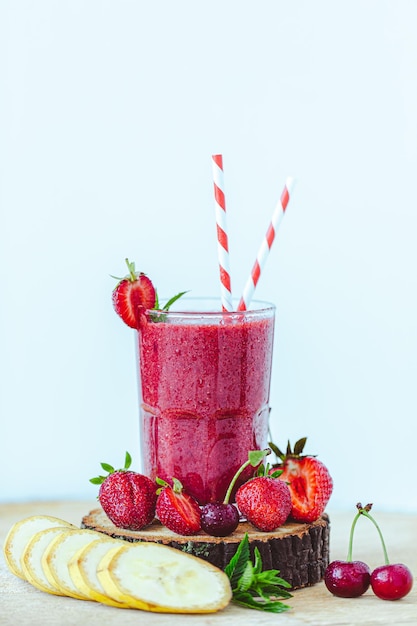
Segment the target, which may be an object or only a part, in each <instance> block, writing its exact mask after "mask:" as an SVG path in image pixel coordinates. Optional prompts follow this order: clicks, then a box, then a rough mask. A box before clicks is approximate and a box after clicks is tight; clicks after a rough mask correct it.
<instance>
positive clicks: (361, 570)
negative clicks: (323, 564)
mask: <svg viewBox="0 0 417 626" xmlns="http://www.w3.org/2000/svg"><path fill="white" fill-rule="evenodd" d="M370 580H371V572H370V569H369V567H368V566H367V564H366V563H363V562H362V561H332V563H330V564H329V565H328V566H327V568H326V571H325V573H324V583H325V585H326V587H327V589H328V590H329V591H330V593H332V594H333V595H334V596H338V597H339V598H357V597H358V596H361V595H362V594H363V593H365V591H366V590H367V589H368V587H369V584H370Z"/></svg>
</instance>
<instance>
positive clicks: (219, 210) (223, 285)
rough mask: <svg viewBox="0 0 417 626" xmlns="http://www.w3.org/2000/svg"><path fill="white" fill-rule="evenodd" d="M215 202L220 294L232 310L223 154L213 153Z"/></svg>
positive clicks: (225, 304) (228, 308) (225, 305)
mask: <svg viewBox="0 0 417 626" xmlns="http://www.w3.org/2000/svg"><path fill="white" fill-rule="evenodd" d="M212 165H213V180H214V204H215V209H216V226H217V256H218V259H219V269H220V295H221V303H222V309H223V311H232V310H233V304H232V288H231V281H230V262H229V241H228V237H227V225H226V200H225V195H224V177H223V156H222V155H221V154H213V155H212Z"/></svg>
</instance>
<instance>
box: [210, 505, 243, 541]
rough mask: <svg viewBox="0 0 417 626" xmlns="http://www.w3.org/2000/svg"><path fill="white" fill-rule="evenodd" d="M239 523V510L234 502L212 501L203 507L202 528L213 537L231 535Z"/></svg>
mask: <svg viewBox="0 0 417 626" xmlns="http://www.w3.org/2000/svg"><path fill="white" fill-rule="evenodd" d="M238 524H239V512H238V510H237V508H236V507H235V506H234V505H233V504H224V503H220V502H219V503H218V502H211V503H209V504H205V505H204V506H203V507H202V509H201V528H202V529H203V530H205V531H206V533H207V534H208V535H212V536H213V537H226V536H227V535H231V534H232V532H233V531H234V530H236V528H237V527H238Z"/></svg>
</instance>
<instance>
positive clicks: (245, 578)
mask: <svg viewBox="0 0 417 626" xmlns="http://www.w3.org/2000/svg"><path fill="white" fill-rule="evenodd" d="M252 583H253V565H252V563H251V561H247V563H246V567H245V569H244V570H243V574H242V576H241V577H240V578H239V580H238V590H239V591H247V590H248V589H250V587H251V585H252Z"/></svg>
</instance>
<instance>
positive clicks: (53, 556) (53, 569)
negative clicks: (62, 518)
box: [41, 528, 101, 600]
mask: <svg viewBox="0 0 417 626" xmlns="http://www.w3.org/2000/svg"><path fill="white" fill-rule="evenodd" d="M99 537H101V535H100V533H98V532H96V531H94V530H86V529H79V528H78V529H71V530H66V531H62V532H61V533H59V534H58V535H57V536H56V537H55V538H54V539H53V540H52V541H51V543H49V544H48V546H47V547H46V549H45V550H44V552H43V554H42V559H41V563H42V568H43V571H44V572H45V576H46V578H47V579H48V581H49V583H50V585H51V586H52V587H55V588H56V589H57V591H58V592H61V594H62V595H66V596H70V597H71V598H77V599H79V600H89V597H88V595H86V594H85V593H82V592H81V591H80V590H79V589H78V588H77V587H76V586H75V584H74V581H73V580H72V578H71V575H70V572H69V568H68V563H69V561H70V559H71V558H72V557H73V556H74V554H75V553H76V552H77V551H78V550H79V549H80V548H82V547H84V546H86V545H87V544H88V543H91V542H92V541H94V540H95V539H98V538H99Z"/></svg>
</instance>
